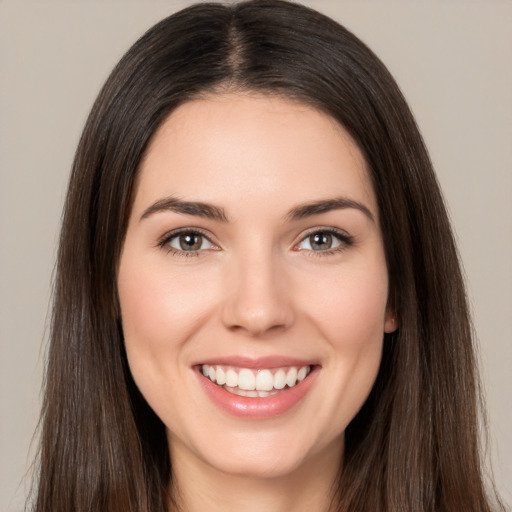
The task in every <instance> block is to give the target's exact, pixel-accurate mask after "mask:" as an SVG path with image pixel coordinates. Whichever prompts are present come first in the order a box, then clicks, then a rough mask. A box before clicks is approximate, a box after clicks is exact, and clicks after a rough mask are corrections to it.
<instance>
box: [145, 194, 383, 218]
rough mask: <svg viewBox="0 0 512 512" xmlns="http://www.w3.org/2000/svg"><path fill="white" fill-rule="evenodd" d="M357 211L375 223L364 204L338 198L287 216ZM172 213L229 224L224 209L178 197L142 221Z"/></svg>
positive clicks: (152, 210) (160, 204) (297, 209)
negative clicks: (154, 215)
mask: <svg viewBox="0 0 512 512" xmlns="http://www.w3.org/2000/svg"><path fill="white" fill-rule="evenodd" d="M348 208H351V209H355V210H359V211H361V212H362V213H363V214H364V215H365V216H366V217H368V218H369V219H370V220H371V221H372V222H375V217H374V216H373V214H372V212H371V211H370V209H369V208H367V207H366V206H365V205H364V204H362V203H360V202H358V201H354V200H353V199H349V198H346V197H337V198H334V199H325V200H321V201H314V202H312V203H305V204H301V205H299V206H296V207H295V208H292V209H291V210H290V211H289V212H288V214H287V215H286V217H285V218H286V219H287V220H289V221H294V220H300V219H304V218H306V217H312V216H313V215H320V214H322V213H327V212H330V211H332V210H342V209H348ZM166 211H171V212H175V213H179V214H183V215H193V216H197V217H205V218H207V219H212V220H216V221H220V222H229V221H228V217H227V215H226V213H225V211H224V209H223V208H220V207H218V206H214V205H212V204H209V203H203V202H200V201H183V200H182V199H179V198H177V197H165V198H163V199H160V200H158V201H157V202H156V203H153V204H152V205H151V206H150V207H149V208H147V209H146V210H144V213H143V214H142V215H141V217H140V220H143V219H146V218H148V217H149V216H150V215H153V214H155V213H159V212H166Z"/></svg>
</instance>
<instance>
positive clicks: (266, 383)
mask: <svg viewBox="0 0 512 512" xmlns="http://www.w3.org/2000/svg"><path fill="white" fill-rule="evenodd" d="M273 387H274V377H272V374H271V373H270V370H260V371H259V372H258V375H256V389H257V390H258V391H271V390H272V388H273Z"/></svg>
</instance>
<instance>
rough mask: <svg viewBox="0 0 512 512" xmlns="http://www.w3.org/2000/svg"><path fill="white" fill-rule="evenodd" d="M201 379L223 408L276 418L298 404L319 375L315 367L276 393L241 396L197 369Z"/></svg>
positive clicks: (240, 414) (254, 416)
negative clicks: (296, 381)
mask: <svg viewBox="0 0 512 512" xmlns="http://www.w3.org/2000/svg"><path fill="white" fill-rule="evenodd" d="M196 373H197V375H198V377H199V381H200V383H201V385H202V387H203V389H204V390H205V392H206V394H207V395H208V396H209V397H210V399H211V400H212V401H213V402H214V403H215V404H216V405H217V406H218V407H220V408H221V409H222V410H224V411H225V412H227V413H228V414H230V415H232V416H237V417H239V418H245V419H252V420H264V419H269V418H274V417H276V416H279V415H281V414H284V413H285V412H287V411H289V410H290V409H291V408H292V407H294V406H295V405H297V404H298V403H299V402H300V401H301V400H302V399H303V398H304V396H305V395H306V393H307V392H308V391H309V388H310V387H311V385H312V384H313V382H314V380H315V379H316V377H317V375H318V367H313V369H312V370H311V372H310V373H309V374H308V376H307V377H306V378H305V379H304V380H303V381H301V382H299V383H298V384H296V385H295V386H293V388H286V389H284V390H282V391H280V392H279V393H276V394H275V395H270V396H266V397H246V396H239V395H235V394H233V393H230V392H229V391H226V390H225V389H224V388H223V387H221V386H218V385H217V384H214V383H213V382H212V381H211V380H210V379H208V378H207V377H205V376H204V375H203V374H202V373H201V371H200V370H199V368H197V369H196Z"/></svg>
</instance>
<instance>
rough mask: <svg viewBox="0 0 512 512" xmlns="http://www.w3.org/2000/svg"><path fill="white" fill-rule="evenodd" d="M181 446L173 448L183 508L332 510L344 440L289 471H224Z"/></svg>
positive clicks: (176, 490) (182, 511)
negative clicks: (186, 451)
mask: <svg viewBox="0 0 512 512" xmlns="http://www.w3.org/2000/svg"><path fill="white" fill-rule="evenodd" d="M181 451H182V447H180V446H176V445H174V446H173V449H172V450H171V458H172V467H173V489H172V490H173V492H172V494H173V496H174V498H175V500H176V503H177V505H178V510H179V512H200V511H201V512H202V511H204V510H208V511H210V512H239V511H240V510H243V511H244V512H261V511H262V510H265V512H290V511H293V512H330V511H332V510H334V508H332V507H333V504H332V498H333V496H334V487H335V483H336V478H337V475H338V471H339V467H340V461H341V460H342V455H343V443H342V442H337V443H336V444H335V446H333V445H329V446H327V447H326V448H325V450H323V451H322V453H319V454H316V455H314V456H312V457H310V458H308V460H307V461H305V462H304V464H302V465H300V466H299V467H297V468H296V469H294V470H293V471H290V472H289V473H287V474H284V475H278V476H272V477H269V476H265V475H264V474H263V475H257V476H254V475H240V474H230V473H225V472H222V471H219V470H218V469H217V468H214V467H212V466H211V465H209V464H207V463H206V462H205V461H202V460H201V459H199V458H197V457H190V453H189V454H187V455H186V456H185V457H183V455H184V454H183V453H181Z"/></svg>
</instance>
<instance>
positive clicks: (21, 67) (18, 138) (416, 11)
mask: <svg viewBox="0 0 512 512" xmlns="http://www.w3.org/2000/svg"><path fill="white" fill-rule="evenodd" d="M308 3H309V5H312V6H313V7H316V8H317V9H318V10H320V11H323V12H325V13H326V14H329V15H331V16H333V17H334V18H336V19H338V20H339V21H340V22H342V23H343V24H345V25H346V26H347V27H348V28H350V29H352V30H353V31H354V32H355V33H356V34H357V35H359V36H360V37H361V38H362V39H363V40H364V41H366V42H367V43H368V44H369V45H370V46H371V47H372V48H373V49H374V50H375V52H376V53H377V54H378V55H379V56H380V57H381V58H382V60H383V61H384V62H385V63H386V64H387V65H388V67H389V68H390V70H391V72H392V73H394V75H395V77H396V78H397V80H398V82H399V84H400V85H401V87H402V89H403V90H404V93H405V95H406V97H407V98H408V100H409V102H410V104H411V106H412V109H413V111H414V112H415V114H416V116H417V120H418V123H419V125H420V127H421V129H422V132H423V134H424V136H425V139H426V142H427V145H428V146H429V148H430V151H431V155H432V158H433V161H434V164H435V166H436V168H437V172H438V174H439V177H440V181H441V183H442V185H443V188H444V191H445V195H446V198H447V201H448V204H449V209H450V212H451V216H452V219H453V222H454V225H455V229H456V232H457V234H458V238H459V244H460V250H461V253H462V259H463V261H464V265H465V268H466V272H467V276H468V285H469V294H470V298H471V301H472V304H473V308H474V314H475V323H476V328H477V332H478V334H479V338H480V344H481V360H482V371H483V376H484V382H485V388H486V391H487V397H488V408H489V416H490V451H491V452H492V455H493V459H494V470H495V477H496V480H497V482H498V487H499V489H500V491H501V492H502V494H503V496H504V497H505V499H506V501H507V502H508V503H512V435H511V425H512V413H511V410H512V402H511V399H510V395H511V391H512V370H511V366H512V334H511V333H512V320H511V319H512V228H511V224H512V222H511V221H512V1H511V0H501V1H500V0H461V1H456V0H444V1H442V0H437V1H427V0H423V1H422V0H402V1H391V0H373V1H371V0H359V1H349V0H347V1H344V0H310V1H309V2H308ZM184 5H185V2H181V1H167V2H162V1H156V0H155V1H143V0H139V1H128V0H123V1H119V2H118V1H109V2H100V1H96V2H93V1H86V0H67V1H60V2H58V1H51V0H46V1H27V0H10V1H9V0H3V1H1V0H0V251H1V252H0V343H1V345H0V351H1V353H0V414H1V423H0V511H2V512H14V511H18V510H21V509H22V505H23V502H24V496H25V495H26V492H27V490H26V489H27V482H26V481H25V482H23V476H24V474H25V473H26V472H27V471H28V468H29V463H30V460H31V458H30V457H31V455H30V454H29V446H30V443H31V439H32V435H33V431H34V428H35V426H36V422H37V416H38V409H39V389H40V384H41V378H42V377H41V375H42V360H43V355H42V354H44V348H42V347H44V345H43V340H44V339H45V336H46V329H47V310H48V300H49V295H50V282H51V274H52V269H53V262H54V257H55V250H56V241H57V237H58V226H59V217H60V211H61V207H62V200H63V196H64V192H65V187H66V182H67V176H68V171H69V168H70V163H71V160H72V156H73V151H74V148H75V146H76V144H77V141H78V137H79V134H80V131H81V128H82V126H83V123H84V120H85V116H86V115H87V112H88V110H89V108H90V106H91V104H92V101H93V99H94V97H95V95H96V94H97V92H98V89H99V87H100V85H101V84H102V82H103V81H104V79H105V78H106V76H107V74H108V72H109V71H110V69H111V68H112V66H113V65H114V63H115V62H116V61H117V60H118V59H119V58H120V56H121V55H122V53H123V52H124V51H125V50H126V49H127V48H128V46H129V45H130V44H131V43H132V42H133V41H134V40H135V39H136V38H137V37H138V36H139V35H141V33H142V32H143V31H144V30H145V29H146V28H148V27H149V26H150V25H152V24H153V23H154V22H156V21H158V20H159V19H161V18H162V17H164V16H165V15H167V14H169V13H171V12H172V11H174V10H176V9H177V8H179V7H181V6H184Z"/></svg>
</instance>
